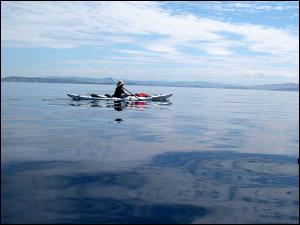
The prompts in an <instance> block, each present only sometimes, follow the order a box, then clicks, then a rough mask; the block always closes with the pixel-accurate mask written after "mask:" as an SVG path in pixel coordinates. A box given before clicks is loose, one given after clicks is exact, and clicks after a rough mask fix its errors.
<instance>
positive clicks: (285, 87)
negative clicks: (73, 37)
mask: <svg viewBox="0 0 300 225" xmlns="http://www.w3.org/2000/svg"><path fill="white" fill-rule="evenodd" d="M1 82H33V83H71V84H115V82H113V81H112V80H111V79H110V78H86V77H54V76H52V77H46V78H41V77H17V76H12V77H5V78H1ZM125 83H126V84H127V85H145V86H169V87H198V88H228V89H255V90H276V91H299V84H294V83H283V84H265V85H252V86H250V85H248V86H242V85H227V84H220V83H209V82H202V81H193V82H190V81H137V80H125Z"/></svg>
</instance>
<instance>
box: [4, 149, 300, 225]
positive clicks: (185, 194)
mask: <svg viewBox="0 0 300 225" xmlns="http://www.w3.org/2000/svg"><path fill="white" fill-rule="evenodd" d="M1 175H2V184H3V183H5V186H4V188H3V191H2V193H1V197H2V198H1V199H2V201H1V206H2V207H1V208H2V210H1V214H2V218H3V219H1V221H3V222H6V223H18V222H22V223H39V222H41V223H193V222H194V223H297V222H298V220H299V212H298V209H299V193H298V190H299V185H298V182H299V170H298V164H297V159H295V158H294V157H283V156H276V155H260V154H240V153H233V152H227V153H222V152H187V153H180V152H172V153H165V154H160V155H156V156H155V157H153V158H152V159H150V160H148V161H146V162H144V163H141V164H140V165H136V166H131V165H126V166H122V167H121V166H119V167H118V166H116V167H114V168H107V167H104V166H103V165H99V164H97V163H96V164H95V162H93V161H85V162H84V161H82V162H71V161H31V162H30V161H25V162H9V163H7V164H5V165H3V168H2V171H1ZM183 184H184V185H183ZM3 206H4V207H3Z"/></svg>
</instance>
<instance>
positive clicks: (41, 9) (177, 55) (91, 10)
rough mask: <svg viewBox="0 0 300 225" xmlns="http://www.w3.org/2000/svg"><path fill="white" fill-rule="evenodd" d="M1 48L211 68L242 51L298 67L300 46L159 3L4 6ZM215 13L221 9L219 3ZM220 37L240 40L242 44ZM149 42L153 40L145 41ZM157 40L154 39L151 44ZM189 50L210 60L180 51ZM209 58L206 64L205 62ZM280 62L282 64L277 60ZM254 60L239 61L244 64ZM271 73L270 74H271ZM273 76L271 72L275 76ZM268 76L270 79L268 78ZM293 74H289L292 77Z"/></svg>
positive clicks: (278, 32)
mask: <svg viewBox="0 0 300 225" xmlns="http://www.w3.org/2000/svg"><path fill="white" fill-rule="evenodd" d="M1 4H2V5H1V33H2V35H1V42H2V44H3V45H4V46H10V47H29V48H30V47H45V48H58V49H67V48H78V47H84V46H92V47H103V48H115V44H118V43H123V44H131V45H134V46H136V47H137V48H138V49H139V50H132V49H123V50H120V49H119V51H123V53H124V54H127V56H128V58H130V56H135V57H137V56H138V55H139V60H140V61H141V62H151V60H152V62H153V61H155V62H163V61H167V62H175V63H176V62H177V63H178V62H180V63H187V64H189V63H194V64H199V65H202V64H201V63H208V65H211V64H212V63H209V62H214V60H216V59H218V58H215V57H223V58H221V59H222V60H223V61H227V60H226V58H225V57H229V56H230V58H231V59H234V58H235V57H239V58H240V57H241V55H240V53H239V49H240V48H243V49H244V50H246V51H249V52H252V51H253V52H258V53H262V54H267V55H270V58H272V57H273V58H276V60H275V61H276V62H278V63H287V62H289V63H290V64H293V65H298V60H299V40H298V38H299V37H298V34H297V35H295V34H293V33H291V32H290V31H288V30H285V29H279V28H274V27H266V26H261V25H252V24H238V23H229V22H224V21H221V20H217V19H209V18H203V17H198V16H195V15H192V14H187V13H184V14H178V13H177V14H174V13H173V11H171V10H170V9H169V10H167V9H165V8H162V7H161V4H163V3H160V2H44V1H43V2H4V3H3V2H2V3H1ZM214 6H215V7H222V6H223V4H220V3H218V4H217V3H216V4H214ZM234 6H235V9H237V8H250V7H252V8H255V9H257V10H260V9H261V10H283V9H285V8H284V6H270V5H253V4H250V3H241V2H237V3H234ZM222 32H228V33H232V34H236V35H239V36H240V37H241V38H240V39H238V40H235V39H231V38H230V35H229V36H224V35H223V34H222ZM147 37H150V38H147ZM151 37H154V38H151ZM184 47H190V48H193V49H195V50H198V51H199V53H200V52H205V53H206V56H202V57H200V56H194V55H190V54H188V53H184V52H183V51H182V50H181V49H182V48H184ZM204 57H207V58H204ZM278 59H280V60H278ZM249 60H251V56H250V58H247V59H246V60H243V62H242V61H240V63H239V64H241V63H246V62H247V61H249ZM269 71H271V70H269ZM272 72H273V71H272ZM265 74H267V73H265ZM289 74H290V73H289Z"/></svg>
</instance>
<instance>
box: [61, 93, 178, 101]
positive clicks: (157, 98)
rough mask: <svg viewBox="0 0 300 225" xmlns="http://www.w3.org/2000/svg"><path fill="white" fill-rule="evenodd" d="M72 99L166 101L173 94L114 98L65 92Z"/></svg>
mask: <svg viewBox="0 0 300 225" xmlns="http://www.w3.org/2000/svg"><path fill="white" fill-rule="evenodd" d="M67 95H68V96H69V97H70V98H72V99H73V100H76V101H79V100H97V101H98V100H104V101H130V102H139V101H166V100H168V98H170V97H171V96H172V95H173V94H159V95H152V96H148V97H137V96H127V97H125V98H116V97H108V96H105V95H97V97H95V96H93V97H92V96H90V95H78V94H77V95H76V94H67Z"/></svg>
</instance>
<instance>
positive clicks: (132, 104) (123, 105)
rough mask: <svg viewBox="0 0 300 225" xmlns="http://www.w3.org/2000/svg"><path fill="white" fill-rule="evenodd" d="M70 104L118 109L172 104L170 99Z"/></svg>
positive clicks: (78, 102) (143, 108)
mask: <svg viewBox="0 0 300 225" xmlns="http://www.w3.org/2000/svg"><path fill="white" fill-rule="evenodd" d="M69 105H70V106H79V107H91V108H114V109H115V110H116V111H122V110H124V109H125V110H129V109H135V110H145V109H147V108H160V109H161V108H162V107H165V108H167V106H169V105H172V102H171V101H169V100H166V101H161V102H157V101H156V102H151V101H141V102H123V101H114V102H113V101H75V100H72V101H71V102H70V103H69Z"/></svg>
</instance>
